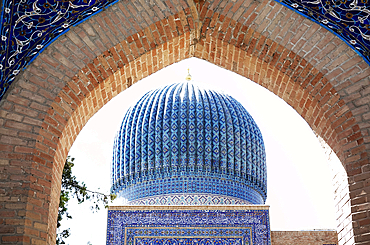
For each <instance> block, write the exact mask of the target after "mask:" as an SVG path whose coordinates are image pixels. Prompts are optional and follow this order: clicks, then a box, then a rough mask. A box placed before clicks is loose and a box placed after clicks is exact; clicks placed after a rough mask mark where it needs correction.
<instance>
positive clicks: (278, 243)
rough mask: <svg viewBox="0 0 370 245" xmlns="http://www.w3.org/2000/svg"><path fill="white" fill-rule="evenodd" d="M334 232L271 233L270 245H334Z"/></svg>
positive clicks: (335, 234)
mask: <svg viewBox="0 0 370 245" xmlns="http://www.w3.org/2000/svg"><path fill="white" fill-rule="evenodd" d="M337 237H338V234H337V232H336V231H271V244H272V245H334V244H338V238H337Z"/></svg>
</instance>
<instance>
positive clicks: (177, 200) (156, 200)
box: [129, 194, 251, 206]
mask: <svg viewBox="0 0 370 245" xmlns="http://www.w3.org/2000/svg"><path fill="white" fill-rule="evenodd" d="M249 204H251V203H248V202H246V201H245V200H243V199H237V198H232V197H227V196H220V195H210V194H178V195H176V194H171V195H160V196H151V197H147V198H141V199H136V200H134V201H132V202H129V205H145V206H147V205H249Z"/></svg>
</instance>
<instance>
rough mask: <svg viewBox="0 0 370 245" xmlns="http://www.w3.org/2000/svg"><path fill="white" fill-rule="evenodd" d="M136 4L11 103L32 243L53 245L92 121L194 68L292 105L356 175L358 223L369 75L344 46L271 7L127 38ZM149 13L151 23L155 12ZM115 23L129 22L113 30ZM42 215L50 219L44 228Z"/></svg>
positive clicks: (181, 19)
mask: <svg viewBox="0 0 370 245" xmlns="http://www.w3.org/2000/svg"><path fill="white" fill-rule="evenodd" d="M125 4H128V3H126V2H124V1H122V2H119V3H118V4H115V5H113V6H112V7H110V8H108V9H107V10H105V11H104V12H102V13H99V14H97V15H95V16H93V17H92V18H90V19H89V20H87V21H85V22H83V23H82V24H80V25H78V26H76V27H74V28H72V29H71V30H70V31H69V32H67V33H66V34H65V35H63V36H61V37H60V38H59V39H58V40H57V41H56V42H54V43H53V44H51V45H50V46H49V47H48V48H47V49H46V50H44V52H42V53H41V55H40V56H39V57H37V58H36V59H35V60H34V61H33V63H32V64H31V65H30V66H28V68H27V69H26V70H25V71H24V73H23V74H21V75H20V76H19V78H18V80H17V81H15V82H14V83H13V85H12V86H11V87H10V89H9V91H8V92H7V94H6V97H5V98H4V100H3V101H1V104H0V107H1V111H2V114H1V119H0V124H1V125H2V126H1V127H2V135H1V138H0V144H1V146H2V147H1V148H2V149H4V150H2V151H1V155H0V158H1V159H3V160H2V162H4V166H5V167H4V170H5V171H8V172H7V174H6V175H7V178H6V180H5V181H4V183H7V185H8V186H9V187H5V189H4V192H5V193H6V194H7V195H9V196H19V195H21V196H23V197H24V198H26V201H24V202H23V203H24V205H25V208H24V210H25V213H26V214H25V215H22V213H21V212H20V213H19V212H18V211H17V210H16V209H13V208H11V206H9V207H8V208H6V209H10V210H7V211H9V212H12V213H14V214H15V218H14V219H15V220H17V219H19V218H21V217H22V219H23V217H26V218H25V220H26V224H24V223H22V224H20V225H19V226H18V227H25V226H27V227H29V229H25V232H24V234H23V235H22V236H23V238H22V239H26V242H25V243H27V239H28V240H32V239H34V240H35V241H36V240H41V241H42V240H43V241H45V239H47V240H48V241H49V242H48V243H53V242H52V239H53V238H54V236H55V225H54V224H56V222H55V221H56V211H57V202H58V200H59V199H58V196H59V191H60V178H61V171H62V167H63V164H64V160H65V158H66V156H67V154H68V151H69V148H70V146H71V145H72V143H73V141H74V139H75V138H76V137H77V135H78V133H79V131H80V130H81V129H82V127H83V125H85V123H86V122H87V120H88V119H89V118H90V117H91V116H92V115H93V114H94V113H95V112H96V111H97V110H99V108H101V107H102V106H103V105H104V104H106V103H107V102H108V101H109V100H110V99H111V98H112V97H114V96H115V95H117V94H118V93H119V92H121V91H123V90H124V89H126V88H127V87H129V86H130V85H132V84H133V83H135V82H137V81H139V80H140V79H142V78H144V77H146V76H149V75H150V74H152V73H154V72H156V71H158V70H160V69H162V68H164V67H166V66H168V65H170V64H172V63H174V62H177V61H180V60H183V59H185V58H188V57H198V58H201V59H204V60H207V61H209V62H211V63H213V64H216V65H218V66H220V67H223V68H226V69H228V70H231V71H234V72H236V73H238V74H240V75H242V76H244V77H247V78H250V79H251V80H253V81H255V82H256V83H258V84H260V85H262V86H264V87H265V88H267V89H269V90H270V91H272V92H274V93H275V94H276V95H278V96H279V97H281V98H283V99H284V100H285V101H286V102H287V103H288V104H290V105H291V106H292V107H293V108H295V109H296V110H297V112H298V113H299V114H300V115H301V116H302V117H303V118H304V119H305V120H306V121H307V122H308V123H309V125H310V126H311V128H312V129H313V130H314V131H315V132H317V133H318V134H319V135H320V136H321V137H322V138H323V139H325V140H326V142H328V144H329V145H330V146H331V147H332V148H333V149H334V151H335V152H336V153H337V155H338V156H339V157H340V158H341V160H342V163H344V165H345V166H346V169H347V173H348V176H350V180H351V181H352V183H353V185H354V186H355V187H353V188H352V192H353V193H354V195H353V196H352V199H353V200H352V203H353V204H352V205H353V210H355V211H354V212H356V210H357V207H359V206H361V205H366V201H365V200H366V199H363V198H362V197H365V198H366V195H364V194H361V192H360V191H359V190H360V189H361V188H362V187H363V186H365V184H364V181H365V177H364V176H365V175H366V174H367V171H368V170H367V168H366V166H367V165H368V159H369V158H368V155H367V154H368V149H367V147H368V146H367V145H368V143H367V142H368V139H367V138H366V137H367V135H368V120H369V119H366V118H368V117H366V113H368V109H367V110H366V108H368V106H369V105H368V104H369V99H367V98H368V95H367V93H366V91H367V90H366V84H369V80H368V76H369V71H370V69H369V66H368V65H367V64H366V62H364V60H363V59H362V58H361V57H360V56H359V55H357V54H356V53H355V52H354V51H352V49H350V48H349V47H348V46H347V45H346V44H345V43H344V42H342V41H341V40H340V39H339V38H337V37H335V36H334V35H333V34H332V33H330V32H328V31H327V30H326V29H324V28H322V27H320V26H318V25H317V24H315V23H313V22H310V21H308V20H305V19H304V18H303V17H301V16H299V15H298V14H296V13H295V12H293V11H291V10H289V9H286V8H285V7H282V6H281V5H279V4H276V3H275V2H272V1H262V2H259V3H258V2H255V1H244V2H235V3H234V2H222V3H220V2H217V1H215V2H204V3H201V4H199V3H197V4H194V3H192V2H187V3H185V2H183V1H181V2H180V3H176V4H178V5H176V4H175V3H174V8H170V7H166V5H163V6H164V7H163V6H162V7H161V6H160V5H158V8H157V10H154V12H155V14H154V15H153V16H150V15H148V16H149V17H152V18H149V19H147V18H146V17H145V15H143V16H141V17H142V18H143V19H142V22H139V23H144V21H145V23H147V25H140V26H136V27H132V28H131V29H130V30H126V32H125V33H124V30H125V27H123V26H122V23H126V22H130V16H131V15H130V14H129V13H126V12H125V11H124V10H125V9H126V7H125V6H126V5H125ZM137 4H139V5H140V4H141V3H137ZM135 8H139V7H137V6H136V7H135ZM141 10H142V11H146V10H145V6H142V8H141ZM126 11H127V10H126ZM152 11H153V10H152ZM160 13H162V14H160ZM112 15H114V16H118V17H117V18H119V19H117V20H120V21H121V22H119V21H118V22H117V21H116V22H115V21H114V18H109V17H110V16H112ZM131 17H132V16H131ZM130 26H131V24H130ZM196 27H197V28H196ZM363 87H364V88H363ZM16 159H17V160H16ZM17 164H18V166H19V165H20V164H21V165H23V166H24V168H25V169H26V171H25V173H24V174H23V175H21V176H24V179H23V180H15V179H12V178H11V177H10V176H11V172H10V171H11V170H10V169H11V167H12V166H13V165H17ZM28 170H29V172H27V171H28ZM32 170H33V171H32ZM35 170H37V171H35ZM19 178H20V179H21V178H23V177H19ZM21 184H22V185H24V186H26V187H27V188H29V190H30V191H34V193H38V194H37V195H36V197H35V195H33V194H30V193H20V192H19V188H18V189H17V188H12V186H15V187H17V186H18V185H21ZM359 186H360V187H359ZM34 199H35V200H37V201H35V200H34ZM355 199H356V201H354V200H355ZM9 200H10V199H9ZM9 200H5V201H4V203H5V205H7V203H8V202H9ZM22 200H25V199H22ZM359 200H363V201H362V202H361V201H359ZM36 210H37V211H36ZM40 210H42V212H41V216H40V217H39V216H37V215H36V216H35V213H38V212H39V211H40ZM17 217H19V218H17ZM358 219H359V220H358V221H357V220H354V224H365V223H364V222H365V221H366V220H367V219H369V217H366V218H364V217H360V218H358ZM9 227H10V229H9V231H10V232H8V233H6V234H0V237H1V239H8V238H6V237H11V235H12V232H11V231H12V227H16V225H15V226H12V225H10V226H9ZM355 227H361V229H356V228H355V229H354V233H355V236H356V237H358V239H361V238H360V237H361V234H363V232H364V231H365V230H366V229H367V225H366V224H365V225H359V226H357V225H356V226H355ZM14 229H15V228H14ZM369 229H370V228H369ZM9 239H10V238H9Z"/></svg>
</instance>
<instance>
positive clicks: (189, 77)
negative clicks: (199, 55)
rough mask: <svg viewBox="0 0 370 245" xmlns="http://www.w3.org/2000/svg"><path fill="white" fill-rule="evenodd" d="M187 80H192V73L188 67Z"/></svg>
mask: <svg viewBox="0 0 370 245" xmlns="http://www.w3.org/2000/svg"><path fill="white" fill-rule="evenodd" d="M185 80H186V81H190V80H191V75H190V71H189V68H188V75H187V76H186V78H185Z"/></svg>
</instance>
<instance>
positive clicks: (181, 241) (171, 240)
mask: <svg viewBox="0 0 370 245" xmlns="http://www.w3.org/2000/svg"><path fill="white" fill-rule="evenodd" d="M133 244H134V245H149V244H155V245H162V244H163V245H165V244H166V245H167V244H171V245H199V244H204V245H206V244H207V245H208V244H209V245H211V244H212V245H244V244H250V243H249V242H247V241H244V240H243V238H229V237H191V238H188V237H185V238H184V237H166V238H162V237H154V238H153V237H142V238H141V237H138V238H135V240H134V243H133Z"/></svg>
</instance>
